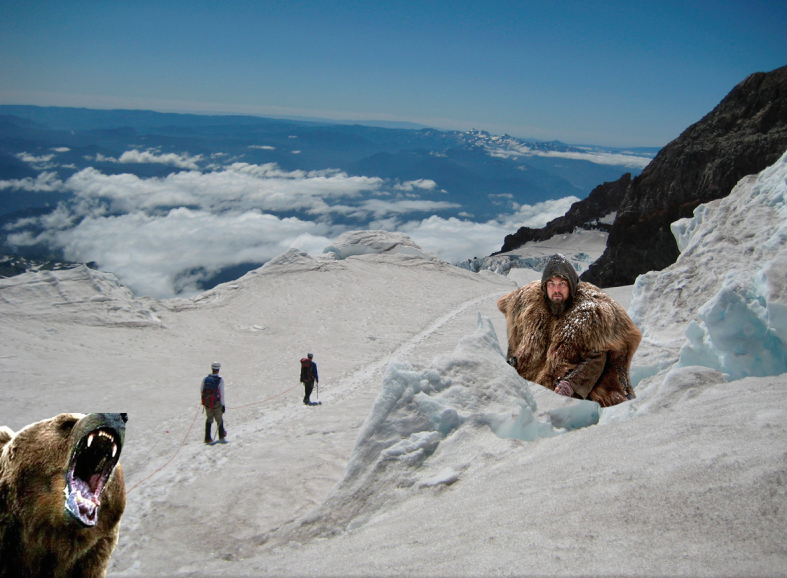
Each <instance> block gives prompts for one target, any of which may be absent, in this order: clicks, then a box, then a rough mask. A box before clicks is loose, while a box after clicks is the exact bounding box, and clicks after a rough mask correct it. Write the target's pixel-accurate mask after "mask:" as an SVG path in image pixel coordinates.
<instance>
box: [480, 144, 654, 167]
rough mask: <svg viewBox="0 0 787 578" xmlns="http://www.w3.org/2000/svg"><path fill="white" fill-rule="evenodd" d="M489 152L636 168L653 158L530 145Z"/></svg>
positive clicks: (489, 150) (492, 154)
mask: <svg viewBox="0 0 787 578" xmlns="http://www.w3.org/2000/svg"><path fill="white" fill-rule="evenodd" d="M488 152H489V155H490V156H493V157H500V158H511V157H526V156H535V157H553V158H565V159H574V160H579V161H590V162H591V163H596V164H599V165H613V166H624V167H630V168H634V169H644V168H645V167H646V166H648V164H649V163H650V161H652V160H653V159H652V158H651V157H647V156H642V155H637V154H634V153H628V154H627V153H611V152H603V151H592V152H563V151H540V150H535V149H531V148H530V147H527V146H521V147H507V148H498V149H488Z"/></svg>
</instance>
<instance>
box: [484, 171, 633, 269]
mask: <svg viewBox="0 0 787 578" xmlns="http://www.w3.org/2000/svg"><path fill="white" fill-rule="evenodd" d="M630 184H631V173H626V174H625V175H623V176H622V177H620V179H618V180H617V181H613V182H611V183H604V184H603V185H599V186H597V187H596V188H595V189H593V190H592V191H591V193H590V195H588V197H587V198H586V199H583V200H581V201H577V202H576V203H574V204H573V205H571V208H570V209H569V210H568V212H567V213H566V214H565V215H563V216H562V217H558V218H557V219H554V220H552V221H549V223H547V224H546V226H545V227H544V228H543V229H531V228H529V227H520V229H519V230H518V231H517V232H516V233H514V234H513V235H506V238H505V242H504V243H503V247H502V248H501V249H500V251H499V252H498V253H493V255H498V254H500V253H505V252H507V251H513V250H514V249H516V248H518V247H521V246H522V245H524V244H525V243H528V242H530V241H545V240H547V239H550V238H552V237H554V236H555V235H563V234H566V233H571V232H572V231H573V230H574V229H576V228H577V227H587V226H593V227H596V228H599V229H605V230H609V229H610V228H611V225H605V224H604V223H599V222H598V221H599V219H603V218H604V217H606V216H607V215H609V214H610V213H612V212H614V211H617V210H618V207H619V206H620V203H621V202H622V200H623V198H624V195H625V194H626V191H627V190H628V188H629V185H630Z"/></svg>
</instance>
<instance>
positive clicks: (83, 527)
mask: <svg viewBox="0 0 787 578" xmlns="http://www.w3.org/2000/svg"><path fill="white" fill-rule="evenodd" d="M126 420H127V414H121V413H91V414H89V415H84V414H75V413H64V414H60V415H58V416H56V417H54V418H51V419H47V420H43V421H40V422H37V423H34V424H31V425H29V426H27V427H25V428H23V429H22V430H20V431H18V432H17V433H16V434H14V433H13V432H12V431H11V430H10V429H8V428H6V427H3V428H0V576H16V575H22V576H28V575H34V576H36V575H49V574H53V575H70V572H72V571H77V570H79V571H81V573H79V572H78V573H79V575H90V576H93V575H96V576H101V575H103V573H105V572H106V566H107V565H108V563H109V556H110V555H111V553H112V550H114V547H115V545H116V543H117V536H118V527H119V524H120V518H121V516H122V514H123V511H124V509H125V505H126V490H125V485H124V482H123V470H122V467H121V466H120V464H119V459H120V453H121V450H122V449H123V442H124V439H125V431H126V428H125V422H126Z"/></svg>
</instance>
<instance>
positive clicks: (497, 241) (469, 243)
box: [378, 196, 579, 264]
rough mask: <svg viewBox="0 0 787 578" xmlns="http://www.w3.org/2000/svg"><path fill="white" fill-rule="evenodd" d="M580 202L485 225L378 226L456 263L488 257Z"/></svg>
mask: <svg viewBox="0 0 787 578" xmlns="http://www.w3.org/2000/svg"><path fill="white" fill-rule="evenodd" d="M578 200H579V199H578V198H577V197H573V196H572V197H565V198H563V199H556V200H552V201H544V202H542V203H537V204H535V205H522V206H521V207H519V210H517V211H516V212H515V213H513V214H510V215H500V216H499V217H498V218H497V219H494V220H491V221H487V222H485V223H475V222H473V221H469V220H464V219H457V218H455V217H451V218H448V219H445V218H442V217H438V216H431V217H429V218H428V219H423V220H421V221H409V222H406V223H401V224H393V223H391V222H390V221H389V222H388V223H378V224H379V225H384V226H381V227H380V228H386V229H387V230H396V231H400V232H403V233H407V234H408V235H409V236H410V238H411V239H412V240H413V241H415V242H416V243H417V244H418V245H420V246H421V247H422V248H423V249H426V250H427V251H429V252H430V253H434V254H435V255H437V256H439V257H440V258H442V259H444V260H446V261H448V262H449V263H454V264H456V263H459V262H460V261H463V260H465V259H469V258H471V257H485V256H487V255H490V254H491V253H494V252H495V251H499V250H500V248H501V247H502V245H503V241H504V240H505V237H506V235H510V234H512V233H515V232H516V231H517V229H519V228H520V227H531V228H534V229H535V228H541V227H543V226H544V225H546V224H547V223H548V222H549V221H551V220H552V219H555V218H557V217H560V216H563V215H564V214H565V213H566V212H567V211H568V209H569V208H570V207H571V205H572V204H574V203H575V202H577V201H578ZM385 225H387V226H385ZM392 225H394V227H393V228H391V226H392Z"/></svg>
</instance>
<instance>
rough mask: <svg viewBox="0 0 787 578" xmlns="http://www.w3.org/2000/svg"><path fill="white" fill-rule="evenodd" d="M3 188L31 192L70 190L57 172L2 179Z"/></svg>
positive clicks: (0, 186) (1, 185)
mask: <svg viewBox="0 0 787 578" xmlns="http://www.w3.org/2000/svg"><path fill="white" fill-rule="evenodd" d="M2 189H17V190H20V191H26V192H30V193H53V192H57V193H63V192H66V191H67V190H68V189H67V187H66V186H65V184H64V183H63V181H61V180H60V179H59V178H58V176H57V173H55V172H43V173H39V175H38V176H37V177H36V178H32V177H25V178H24V179H12V180H8V181H0V190H2Z"/></svg>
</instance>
